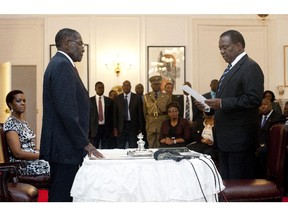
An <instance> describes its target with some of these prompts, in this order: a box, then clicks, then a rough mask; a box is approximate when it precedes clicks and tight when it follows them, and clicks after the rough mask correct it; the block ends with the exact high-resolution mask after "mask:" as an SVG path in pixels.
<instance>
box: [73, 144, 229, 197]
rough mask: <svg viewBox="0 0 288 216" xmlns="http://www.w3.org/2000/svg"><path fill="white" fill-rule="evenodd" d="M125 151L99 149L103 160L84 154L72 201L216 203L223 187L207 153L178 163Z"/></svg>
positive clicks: (74, 185) (75, 181)
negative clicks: (132, 155) (129, 153)
mask: <svg viewBox="0 0 288 216" xmlns="http://www.w3.org/2000/svg"><path fill="white" fill-rule="evenodd" d="M128 150H129V149H127V150H120V149H113V150H99V151H100V152H101V153H102V154H103V155H104V156H105V157H106V159H97V160H90V159H89V158H88V157H87V156H86V157H85V159H84V162H83V165H82V166H81V168H80V169H79V171H78V172H77V175H76V177H75V180H74V183H73V186H72V189H71V196H72V197H73V201H74V202H96V201H98V202H99V201H100V202H105V201H108V202H110V201H114V202H123V201H126V202H135V201H136V202H145V201H148V202H169V201H176V202H179V201H187V202H191V201H204V202H205V201H207V202H208V201H209V202H217V201H218V193H219V192H220V191H221V190H223V189H224V185H223V183H222V178H221V176H220V175H219V173H218V171H217V169H216V167H215V164H214V163H213V161H212V160H211V158H210V157H209V156H208V155H204V156H201V157H200V158H193V159H189V160H181V161H180V162H176V161H173V160H158V161H157V160H155V159H153V158H152V157H151V158H150V159H140V158H133V159H131V157H129V156H128V155H127V151H128ZM130 150H131V149H130ZM156 150H157V149H154V150H153V151H154V152H155V151H156Z"/></svg>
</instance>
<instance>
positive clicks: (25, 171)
mask: <svg viewBox="0 0 288 216" xmlns="http://www.w3.org/2000/svg"><path fill="white" fill-rule="evenodd" d="M3 130H4V132H7V131H15V132H17V133H18V136H19V140H20V143H21V149H22V151H26V152H32V153H36V152H37V150H35V143H34V141H33V140H34V139H35V137H36V135H35V133H34V132H33V130H32V129H31V128H30V126H29V124H28V122H26V121H20V120H19V119H17V118H15V117H13V116H9V117H8V118H7V120H6V122H5V123H4V125H3ZM8 150H9V161H10V162H15V161H23V160H19V159H16V158H14V157H13V155H12V153H11V151H10V149H9V148H8ZM19 172H20V174H21V175H49V174H50V167H49V164H48V162H47V161H44V160H27V161H26V167H21V168H20V170H19Z"/></svg>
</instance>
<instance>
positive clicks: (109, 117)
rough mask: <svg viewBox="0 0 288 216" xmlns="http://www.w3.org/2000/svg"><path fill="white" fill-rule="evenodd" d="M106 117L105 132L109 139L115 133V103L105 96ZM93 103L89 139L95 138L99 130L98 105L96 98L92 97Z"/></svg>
mask: <svg viewBox="0 0 288 216" xmlns="http://www.w3.org/2000/svg"><path fill="white" fill-rule="evenodd" d="M103 97H104V117H105V124H104V127H105V132H106V136H107V137H111V136H112V133H113V121H114V113H113V107H114V103H113V100H112V99H111V98H109V97H106V96H104V95H103ZM90 102H91V112H90V125H89V128H90V131H89V138H90V139H91V138H94V137H95V136H96V135H97V133H98V128H99V121H98V120H99V118H98V109H97V104H98V103H96V97H95V96H93V97H90Z"/></svg>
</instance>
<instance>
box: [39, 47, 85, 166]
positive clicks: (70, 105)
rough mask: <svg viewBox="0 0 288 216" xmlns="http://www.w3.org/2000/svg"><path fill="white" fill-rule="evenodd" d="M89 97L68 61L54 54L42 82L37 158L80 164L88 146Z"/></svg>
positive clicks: (62, 56) (64, 57)
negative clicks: (40, 123) (40, 126)
mask: <svg viewBox="0 0 288 216" xmlns="http://www.w3.org/2000/svg"><path fill="white" fill-rule="evenodd" d="M89 113H90V101H89V95H88V92H87V90H86V89H85V86H84V85H83V83H82V81H81V79H80V77H79V74H78V72H75V69H74V68H73V65H72V64H71V62H70V61H69V59H68V58H67V57H66V56H64V55H63V54H62V53H59V52H57V53H56V55H55V56H54V57H53V58H52V59H51V61H50V62H49V64H48V66H47V68H46V70H45V73H44V83H43V121H42V132H41V143H40V159H44V160H46V161H49V162H59V163H65V164H74V165H77V164H80V163H81V162H82V161H83V156H84V155H85V154H86V153H85V151H84V149H83V148H84V147H85V146H86V145H88V144H89V140H88V132H89Z"/></svg>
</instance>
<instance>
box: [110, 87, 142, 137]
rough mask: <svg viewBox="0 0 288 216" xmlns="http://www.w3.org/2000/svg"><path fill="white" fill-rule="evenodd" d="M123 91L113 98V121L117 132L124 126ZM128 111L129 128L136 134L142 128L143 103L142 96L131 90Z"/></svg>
mask: <svg viewBox="0 0 288 216" xmlns="http://www.w3.org/2000/svg"><path fill="white" fill-rule="evenodd" d="M124 103H125V102H124V93H122V94H119V95H118V96H117V97H116V98H115V106H114V114H115V120H116V121H115V122H114V128H117V130H118V133H119V134H120V133H121V132H122V131H123V127H124V107H125V104H124ZM129 112H130V118H131V125H132V127H131V129H132V130H133V131H132V132H133V134H135V135H137V134H139V132H140V131H141V132H142V131H143V130H144V116H143V103H142V98H141V97H139V96H138V95H136V94H135V93H133V92H131V97H130V103H129Z"/></svg>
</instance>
